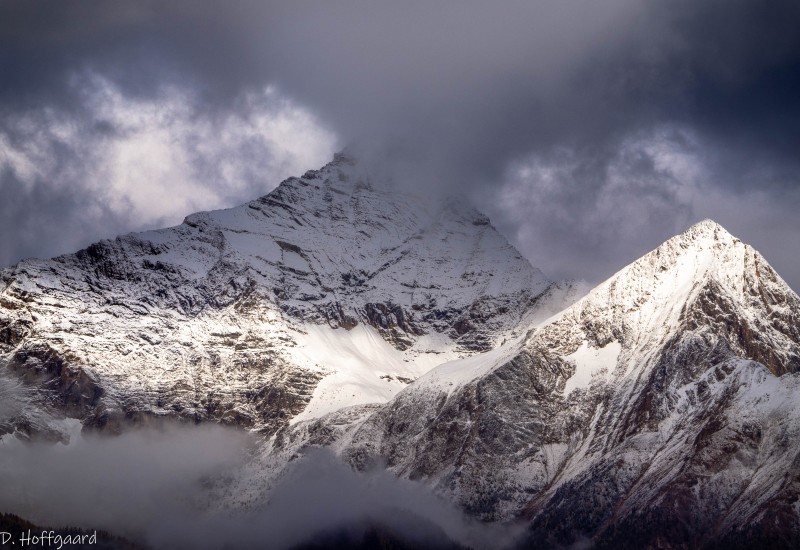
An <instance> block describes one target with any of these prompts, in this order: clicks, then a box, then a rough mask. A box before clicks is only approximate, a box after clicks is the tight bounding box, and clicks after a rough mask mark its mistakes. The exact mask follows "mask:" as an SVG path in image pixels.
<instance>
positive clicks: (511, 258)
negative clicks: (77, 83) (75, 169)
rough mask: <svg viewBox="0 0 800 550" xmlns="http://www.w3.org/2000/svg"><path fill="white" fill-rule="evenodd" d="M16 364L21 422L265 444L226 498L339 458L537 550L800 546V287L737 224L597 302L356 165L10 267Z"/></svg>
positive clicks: (4, 291) (11, 347) (10, 403)
mask: <svg viewBox="0 0 800 550" xmlns="http://www.w3.org/2000/svg"><path fill="white" fill-rule="evenodd" d="M0 369H2V372H3V373H4V375H3V376H4V378H3V377H0V398H2V403H3V406H2V408H0V413H2V418H0V421H2V422H3V423H2V425H0V430H2V432H4V433H16V434H17V435H18V436H21V437H24V436H50V437H54V438H58V437H62V435H61V433H60V428H59V425H60V424H59V419H61V418H64V417H71V418H77V419H79V420H81V421H82V422H83V424H84V427H85V429H101V430H105V431H111V432H114V431H119V430H123V429H125V427H126V426H127V425H129V424H141V423H147V422H150V421H153V420H155V419H158V418H161V417H178V418H184V419H193V420H197V421H201V420H202V421H214V422H221V423H227V424H232V425H236V426H240V427H242V428H246V429H252V430H257V431H259V432H260V433H262V434H264V436H265V437H264V443H263V446H262V449H261V452H260V453H258V454H257V456H256V457H255V458H254V459H253V460H252V461H251V462H250V463H248V464H247V465H246V466H245V467H244V468H242V469H241V470H240V471H239V472H238V473H237V474H236V475H233V476H226V478H225V479H224V480H222V483H224V484H225V487H224V488H223V490H220V491H219V495H218V498H215V499H214V505H216V506H223V507H227V506H241V505H244V504H245V503H248V502H254V501H261V499H264V498H267V499H268V498H269V493H270V488H271V487H272V486H273V481H274V480H276V479H277V478H278V477H279V476H280V475H281V474H282V473H283V472H284V471H285V469H286V467H287V465H288V464H290V463H291V462H292V461H294V460H297V459H301V460H302V457H303V450H304V449H306V448H308V447H313V446H321V447H327V448H329V449H331V450H333V451H334V452H335V453H336V454H338V455H339V456H340V457H341V458H342V459H343V460H345V461H346V462H348V463H349V464H351V465H352V466H353V467H354V468H355V469H357V470H362V469H366V468H369V467H370V466H371V465H372V464H385V465H387V466H388V468H389V469H390V470H391V471H392V472H394V473H395V474H396V475H398V476H401V477H405V478H410V479H415V480H419V481H421V482H423V483H425V484H427V485H429V486H430V487H431V488H432V489H433V490H435V491H436V492H437V493H439V494H440V495H442V496H444V497H446V498H447V499H449V500H451V501H452V502H455V503H457V504H458V505H459V506H460V507H461V508H462V509H463V510H465V511H466V512H468V513H469V514H471V515H473V516H475V517H477V518H480V519H482V520H488V521H524V522H525V524H526V525H527V526H528V531H527V535H526V539H525V541H524V545H526V546H527V547H543V548H549V547H554V546H570V545H573V544H588V543H593V544H595V545H596V546H598V547H604V546H608V547H620V545H623V546H624V545H628V546H632V547H640V546H656V547H665V548H670V547H687V546H688V547H699V546H715V545H718V546H736V545H737V544H738V545H753V544H759V543H761V542H763V541H769V542H770V543H771V544H773V545H775V544H777V545H778V546H781V545H783V546H791V545H797V544H800V445H798V444H797V441H799V440H800V439H798V437H799V436H800V374H798V372H799V371H800V298H798V296H797V295H796V294H795V293H794V292H793V291H792V290H791V289H790V288H789V287H788V286H787V285H786V284H785V283H784V282H783V281H782V280H781V278H780V277H779V276H778V275H777V273H775V271H774V270H773V269H772V268H771V267H770V266H769V264H768V263H767V262H766V261H765V260H764V258H763V257H762V256H761V255H760V254H759V253H758V252H756V251H755V250H753V249H752V248H751V247H749V246H748V245H746V244H744V243H742V242H741V241H740V240H738V239H736V238H735V237H733V236H731V235H730V234H729V233H728V232H726V231H725V230H724V229H723V228H722V227H720V226H719V225H718V224H716V223H714V222H712V221H704V222H701V223H699V224H697V225H695V226H693V227H691V228H690V229H688V230H687V231H686V232H684V233H683V234H681V235H678V236H676V237H674V238H672V239H670V240H668V241H667V242H665V243H664V244H662V245H661V246H660V247H658V248H657V249H656V250H654V251H652V252H650V253H649V254H647V255H645V256H643V257H642V258H640V259H639V260H637V261H635V262H634V263H632V264H631V265H629V266H627V267H625V268H624V269H622V270H621V271H619V272H618V273H616V274H615V275H614V276H612V277H611V278H610V279H608V280H607V281H605V282H604V283H602V284H600V285H599V286H597V287H596V288H594V289H593V290H591V292H589V293H588V294H587V295H585V296H584V297H582V298H580V299H577V290H576V288H575V287H574V286H571V285H569V284H565V283H560V284H556V283H552V282H550V281H548V280H547V279H546V278H545V277H544V276H543V275H542V274H541V272H539V271H538V270H537V269H535V268H533V267H531V266H530V264H529V263H528V262H527V261H526V260H524V259H523V258H522V257H521V256H520V255H519V253H518V252H517V251H516V250H514V248H513V247H512V246H510V245H509V244H508V242H506V240H505V239H504V238H503V237H502V236H501V235H500V234H498V233H497V232H496V231H495V230H494V228H493V227H492V226H491V224H490V223H489V221H488V219H487V218H486V217H485V216H483V215H482V214H480V213H479V212H477V211H475V210H474V209H473V208H471V207H469V206H467V205H465V204H463V203H461V202H458V201H432V200H427V199H425V198H419V197H415V196H412V195H408V194H405V193H402V192H400V191H398V190H397V189H395V188H394V187H393V186H392V182H391V181H386V180H383V179H380V178H375V177H374V176H372V175H370V174H369V173H367V172H366V171H365V169H364V168H363V167H361V166H360V165H359V164H358V163H357V162H355V161H354V160H353V159H351V158H349V157H347V156H345V155H338V156H337V157H336V158H335V159H334V161H333V162H332V163H330V164H329V165H327V166H325V167H324V168H322V169H321V170H319V171H311V172H308V173H306V174H305V175H304V176H303V177H302V178H290V179H289V180H286V181H285V182H283V183H281V184H280V186H278V187H277V188H276V189H275V190H274V191H273V192H271V193H269V194H268V195H266V196H264V197H262V198H260V199H257V200H255V201H253V202H251V203H248V204H246V205H243V206H240V207H237V208H232V209H228V210H220V211H216V212H205V213H199V214H194V215H192V216H189V217H187V218H186V220H185V221H184V223H183V224H181V225H179V226H177V227H173V228H169V229H164V230H160V231H151V232H145V233H138V234H131V235H126V236H123V237H119V238H117V239H116V240H114V241H102V242H100V243H97V244H94V245H92V246H90V247H89V248H87V249H86V250H82V251H80V252H78V253H76V254H72V255H67V256H62V257H58V258H55V259H52V260H29V261H25V262H21V263H20V264H18V265H17V266H14V267H13V268H9V269H6V270H3V271H2V272H0ZM216 489H220V487H216V488H214V489H212V490H216Z"/></svg>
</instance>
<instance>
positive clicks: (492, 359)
mask: <svg viewBox="0 0 800 550" xmlns="http://www.w3.org/2000/svg"><path fill="white" fill-rule="evenodd" d="M798 371H800V299H798V296H797V295H796V294H795V293H794V292H793V291H792V290H791V289H790V288H789V287H788V286H787V285H786V284H785V283H784V282H783V281H782V280H781V278H780V277H779V276H778V275H777V274H776V273H775V271H774V270H773V269H772V268H771V267H770V266H769V264H768V263H767V262H766V261H765V260H764V258H763V257H762V256H761V255H760V254H758V252H756V251H755V250H753V249H752V248H751V247H749V246H747V245H745V244H743V243H742V242H741V241H740V240H738V239H736V238H735V237H733V236H731V235H730V234H729V233H727V232H726V231H725V230H724V229H723V228H722V227H720V226H719V225H718V224H716V223H714V222H712V221H704V222H701V223H699V224H697V225H695V226H693V227H691V228H690V229H689V230H688V231H686V232H685V233H683V234H681V235H679V236H677V237H675V238H673V239H670V240H669V241H667V242H665V243H664V244H663V245H661V246H660V247H659V248H657V249H656V250H654V251H653V252H651V253H649V254H647V255H645V256H644V257H642V258H641V259H639V260H637V261H636V262H634V263H633V264H631V265H629V266H628V267H626V268H624V269H623V270H621V271H620V272H618V273H617V274H615V275H614V276H613V277H611V278H610V279H609V280H607V281H605V282H604V283H602V284H601V285H599V286H598V287H596V288H595V289H594V290H592V291H591V292H590V293H589V294H588V295H587V296H585V297H584V298H582V299H581V300H579V301H578V302H577V303H575V304H574V305H572V306H570V307H568V308H567V309H565V310H564V311H562V312H560V313H558V314H556V315H555V316H553V317H551V318H549V319H547V320H545V321H543V322H540V323H534V324H532V325H531V327H530V330H528V331H527V332H526V333H524V334H521V335H520V336H518V337H517V338H516V339H514V338H509V341H507V343H506V344H505V345H501V346H498V347H497V348H495V349H493V350H492V351H489V352H488V353H485V354H481V355H476V356H472V357H469V358H464V359H459V360H455V361H452V362H448V363H445V364H443V365H441V366H438V367H437V368H435V369H433V370H431V371H430V372H428V373H427V374H425V375H424V376H422V377H420V378H419V379H418V380H417V381H415V382H414V383H413V384H411V385H410V386H409V387H408V388H406V389H405V390H403V391H402V392H401V393H400V394H398V395H397V396H396V397H395V398H394V399H392V400H391V401H390V402H389V403H388V404H386V405H382V406H378V407H373V408H366V407H354V408H350V409H347V410H344V411H340V412H337V413H334V414H332V415H330V416H328V417H326V418H322V419H319V420H315V421H312V422H304V423H300V424H298V425H295V426H292V427H290V428H287V429H285V430H282V431H280V432H279V433H278V434H277V437H276V438H275V440H274V442H272V443H271V445H269V446H268V447H267V448H266V449H265V456H264V458H263V459H262V461H261V463H260V464H259V466H258V469H259V472H254V471H250V472H249V473H248V475H249V476H256V477H258V475H261V476H262V477H264V478H269V477H270V476H272V475H274V474H273V472H275V471H277V470H279V469H280V465H281V464H283V463H285V462H286V461H287V460H289V459H290V457H292V456H297V454H298V452H299V451H300V450H301V449H302V448H303V447H305V446H307V445H325V446H329V447H331V448H332V449H334V450H335V451H336V452H337V453H339V454H340V455H341V456H342V457H343V458H344V459H345V460H348V461H349V462H350V463H351V464H352V465H353V466H354V467H356V468H365V467H368V465H369V464H371V463H373V462H375V461H378V460H381V461H386V462H387V463H388V466H389V468H390V469H391V470H393V471H394V472H395V473H396V474H397V475H399V476H404V477H408V478H411V479H418V480H424V481H425V482H426V483H428V484H430V485H431V486H432V487H433V488H435V490H437V491H438V492H439V493H440V494H443V495H445V496H447V497H448V498H450V499H452V500H454V501H456V502H458V503H459V504H460V505H461V506H462V507H463V508H464V509H465V510H467V511H468V512H470V513H472V514H474V515H476V516H478V517H481V518H483V519H486V520H511V519H515V518H516V519H520V518H522V519H525V520H526V521H529V522H530V528H529V529H530V530H529V538H527V539H526V541H525V544H526V546H531V547H542V548H550V547H553V546H561V545H564V546H570V545H572V544H576V543H587V542H589V541H592V542H593V543H594V544H596V545H598V546H600V547H603V546H609V547H620V545H626V544H627V545H628V546H630V547H643V546H659V545H661V546H662V547H682V546H681V545H689V546H700V545H703V544H711V543H714V544H721V545H725V544H733V543H737V544H739V543H743V544H746V545H747V544H756V543H758V542H759V541H762V540H766V541H773V542H775V541H777V542H776V543H777V544H779V545H780V544H790V543H796V542H797V541H798V540H800V539H799V538H798V537H799V536H800V516H799V515H798V512H800V445H798V444H797V441H798V435H800V393H798V392H800V374H798ZM266 485H268V481H267V482H266Z"/></svg>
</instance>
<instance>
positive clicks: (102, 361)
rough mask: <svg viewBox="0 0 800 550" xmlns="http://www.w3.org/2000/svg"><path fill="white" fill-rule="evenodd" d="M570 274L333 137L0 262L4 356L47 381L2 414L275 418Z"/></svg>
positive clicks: (539, 293) (522, 303)
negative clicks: (39, 252)
mask: <svg viewBox="0 0 800 550" xmlns="http://www.w3.org/2000/svg"><path fill="white" fill-rule="evenodd" d="M568 290H569V288H568V286H565V285H561V286H559V285H554V284H553V283H551V282H549V281H547V280H546V279H545V277H544V276H543V275H542V274H541V273H540V272H539V271H538V270H537V269H534V268H532V267H531V266H530V264H529V263H528V262H527V261H526V260H525V259H523V258H522V256H520V254H519V253H518V252H517V251H516V250H515V249H514V248H513V247H512V246H511V245H509V244H508V242H506V240H505V239H504V238H503V237H502V236H501V235H500V234H499V233H497V231H495V229H494V228H493V227H492V226H491V224H490V223H489V220H488V219H487V218H486V217H485V216H483V215H482V214H480V213H478V212H477V211H475V210H474V209H473V208H471V207H469V206H467V205H466V204H463V203H459V202H455V201H449V202H446V201H445V202H437V201H430V200H423V199H420V198H417V197H413V196H409V195H407V194H403V193H401V192H397V191H393V190H392V189H391V182H389V181H382V180H381V181H373V179H371V176H370V174H367V173H366V172H365V171H364V169H363V168H361V167H360V166H359V165H358V164H357V163H355V162H354V161H353V160H352V159H351V158H348V157H347V156H345V155H338V156H337V157H336V158H335V160H334V161H333V162H331V163H330V164H328V165H327V166H325V167H324V168H322V169H321V170H319V171H310V172H307V173H306V174H305V175H304V176H303V177H302V178H290V179H288V180H286V181H284V182H283V183H281V184H280V185H279V186H278V187H277V188H276V189H275V190H274V191H272V192H271V193H269V194H268V195H266V196H264V197H261V198H260V199H257V200H254V201H252V202H250V203H248V204H245V205H242V206H240V207H237V208H231V209H228V210H219V211H214V212H201V213H198V214H193V215H191V216H188V217H187V218H186V219H185V221H184V222H183V223H182V224H181V225H179V226H177V227H172V228H169V229H164V230H159V231H148V232H144V233H136V234H130V235H125V236H122V237H118V238H117V239H115V240H113V241H101V242H98V243H96V244H93V245H91V246H90V247H88V248H87V249H85V250H81V251H79V252H77V253H76V254H70V255H66V256H61V257H58V258H54V259H52V260H28V261H23V262H21V263H19V264H18V265H16V266H14V267H12V268H9V269H5V270H3V271H0V368H2V371H3V372H7V373H8V372H10V374H11V376H12V377H13V378H19V379H21V380H23V381H24V383H25V387H26V388H32V387H33V388H37V387H38V388H42V389H45V390H47V391H44V392H38V393H37V399H36V400H35V401H34V402H33V403H28V404H27V405H26V406H25V410H24V411H23V410H21V409H20V410H18V411H16V414H12V415H6V418H5V423H4V427H3V428H2V431H5V432H9V431H17V432H18V433H21V434H34V433H39V434H43V433H46V432H48V430H49V428H48V426H50V425H51V424H52V422H49V421H48V418H49V416H55V417H59V416H64V415H66V416H69V417H75V418H79V419H81V420H82V421H84V422H85V425H86V426H89V427H94V428H101V429H105V430H112V431H114V430H119V429H122V426H123V424H125V423H126V422H146V421H147V420H148V419H151V418H154V417H159V416H164V415H167V416H180V417H183V418H190V419H196V420H203V419H210V420H214V421H219V422H224V423H230V424H236V425H240V426H243V427H247V428H253V429H259V430H262V431H264V432H265V433H272V432H274V431H275V430H276V429H278V428H279V427H281V426H284V425H285V424H286V423H287V422H289V421H290V420H291V419H293V418H298V419H299V418H314V417H317V416H319V415H321V414H324V413H326V412H330V411H333V410H336V409H338V408H340V407H342V406H344V405H353V404H358V403H373V402H386V401H387V400H388V399H390V398H391V397H392V396H393V395H395V394H396V393H397V392H398V391H400V390H401V389H402V388H403V387H405V385H406V384H407V383H409V382H410V381H411V380H414V379H416V378H417V377H419V376H420V375H422V374H423V373H425V372H426V371H427V370H429V369H430V368H432V367H433V366H435V365H436V364H438V363H441V362H442V361H444V360H447V359H454V358H457V357H462V356H466V355H470V354H473V353H475V352H477V351H482V350H486V349H490V348H492V347H493V346H494V345H496V344H497V343H498V342H499V341H500V340H501V339H502V338H505V337H506V336H507V335H508V334H509V333H513V332H514V331H515V330H516V329H517V327H520V326H525V325H526V324H527V323H529V322H530V319H531V318H535V317H537V316H540V317H541V316H543V315H548V314H549V313H552V312H554V311H555V310H556V309H558V304H559V303H560V300H562V299H563V298H564V296H566V295H567V294H568ZM9 416H10V418H9ZM51 435H53V436H55V437H58V434H56V433H53V434H51Z"/></svg>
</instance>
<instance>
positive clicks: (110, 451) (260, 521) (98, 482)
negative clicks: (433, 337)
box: [0, 424, 520, 550]
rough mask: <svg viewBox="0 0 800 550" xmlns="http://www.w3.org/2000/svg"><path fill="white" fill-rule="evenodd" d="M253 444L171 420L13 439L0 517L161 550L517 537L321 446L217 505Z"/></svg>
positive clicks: (236, 434) (488, 543)
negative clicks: (358, 534) (48, 440)
mask: <svg viewBox="0 0 800 550" xmlns="http://www.w3.org/2000/svg"><path fill="white" fill-rule="evenodd" d="M258 448H259V444H258V441H257V440H256V438H255V437H253V436H252V435H250V434H245V433H243V432H241V431H239V430H234V429H230V428H222V427H219V426H186V425H177V424H175V425H173V424H166V425H164V426H162V427H160V428H158V429H141V430H133V431H129V432H126V433H124V434H123V435H120V436H116V437H111V438H108V437H97V436H94V437H91V436H81V435H79V434H78V433H77V432H76V433H73V434H72V440H71V442H70V443H69V445H63V444H56V445H52V444H43V443H34V444H31V443H21V442H19V441H16V440H14V439H8V436H7V437H6V438H4V439H2V440H0V451H2V452H0V486H2V487H3V491H2V492H0V511H5V512H12V513H15V514H18V515H20V516H22V517H24V518H26V519H28V520H31V521H34V522H36V523H38V524H40V525H43V526H49V527H57V526H64V525H73V526H80V527H83V528H85V529H89V530H92V529H104V530H107V531H110V532H111V533H113V534H117V535H123V536H126V537H128V538H129V539H130V540H132V541H136V542H140V543H144V544H147V545H149V546H152V547H153V548H156V549H160V548H178V549H179V548H197V549H209V550H211V549H217V548H247V547H268V548H276V549H280V548H291V547H293V546H295V545H297V544H300V543H303V542H308V541H309V540H311V539H314V538H317V537H321V536H325V535H326V534H330V533H340V532H346V531H352V530H356V531H358V530H359V529H365V528H367V527H369V526H379V528H381V529H383V530H385V531H386V532H390V533H395V534H396V535H398V536H400V537H402V538H403V539H404V540H411V541H415V542H417V543H420V544H426V543H428V544H443V543H449V542H450V541H455V542H456V543H459V544H462V545H465V546H471V547H473V548H499V547H502V546H503V545H505V544H510V543H512V542H513V540H514V537H515V536H516V535H518V534H519V532H520V531H519V528H515V527H512V526H507V525H506V526H503V525H494V526H492V525H485V524H480V523H478V522H475V521H473V520H470V519H468V518H467V517H466V516H465V515H464V514H463V513H462V512H461V511H459V510H458V509H457V508H455V507H454V506H452V505H451V504H449V503H447V502H445V501H444V500H442V499H441V498H439V497H437V496H435V495H434V494H433V493H431V492H430V491H429V489H428V488H427V487H425V486H424V485H422V484H420V483H416V482H412V481H408V480H401V479H398V478H396V477H395V476H394V475H393V474H392V473H390V472H388V471H386V470H383V469H376V470H373V471H370V472H367V473H363V474H360V473H356V472H354V471H353V470H351V469H350V468H349V467H348V466H347V465H345V464H344V463H342V462H341V460H340V459H339V458H338V457H336V456H335V455H334V454H333V453H331V452H330V451H326V450H324V449H311V450H309V451H308V452H307V453H306V454H305V455H304V456H303V457H301V458H300V459H298V460H295V461H294V462H293V463H292V464H291V466H290V467H289V468H288V469H287V471H286V472H285V473H284V474H283V475H282V476H281V477H280V479H279V481H278V482H277V483H275V485H274V487H273V488H272V489H271V490H270V492H269V493H267V494H265V495H263V500H262V501H258V500H256V501H251V502H247V503H246V504H245V505H244V506H241V505H238V504H237V498H236V495H230V494H228V496H227V497H226V498H228V499H230V500H229V502H230V503H231V504H232V505H231V506H219V505H218V504H219V502H218V495H220V494H224V493H226V490H225V489H224V487H225V484H226V483H227V481H226V480H227V479H228V478H229V476H236V475H239V472H240V470H239V468H241V467H242V466H243V465H244V464H245V463H246V461H247V460H249V459H251V458H252V453H254V452H257V449H258ZM239 482H240V483H241V482H242V480H239ZM244 483H247V480H244ZM211 488H213V491H212V490H211ZM220 491H221V492H220ZM239 500H244V499H239ZM239 504H241V503H239Z"/></svg>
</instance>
